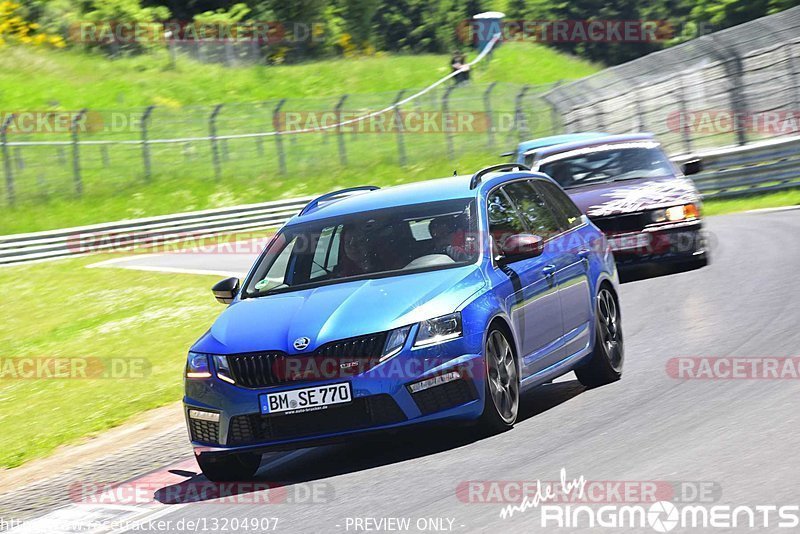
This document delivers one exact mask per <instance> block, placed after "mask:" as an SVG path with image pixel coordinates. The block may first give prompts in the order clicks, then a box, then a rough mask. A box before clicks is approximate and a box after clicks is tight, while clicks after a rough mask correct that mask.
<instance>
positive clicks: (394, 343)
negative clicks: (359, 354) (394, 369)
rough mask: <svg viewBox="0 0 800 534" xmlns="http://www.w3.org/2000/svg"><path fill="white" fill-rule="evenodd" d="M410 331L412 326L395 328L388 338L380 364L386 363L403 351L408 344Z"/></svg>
mask: <svg viewBox="0 0 800 534" xmlns="http://www.w3.org/2000/svg"><path fill="white" fill-rule="evenodd" d="M410 331H411V327H410V326H404V327H402V328H395V329H394V330H392V331H391V332H389V335H388V336H386V344H385V345H384V346H383V353H382V354H381V359H380V360H378V363H380V362H385V361H386V360H388V359H389V358H391V357H392V356H395V355H396V354H398V353H399V352H400V351H401V350H403V346H404V345H405V344H406V339H408V333H409V332H410Z"/></svg>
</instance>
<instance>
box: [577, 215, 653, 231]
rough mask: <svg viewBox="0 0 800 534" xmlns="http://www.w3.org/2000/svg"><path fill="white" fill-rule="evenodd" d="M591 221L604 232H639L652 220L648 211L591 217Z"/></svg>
mask: <svg viewBox="0 0 800 534" xmlns="http://www.w3.org/2000/svg"><path fill="white" fill-rule="evenodd" d="M591 219H592V222H593V223H594V224H595V225H596V226H597V227H598V228H600V229H601V230H602V231H603V233H606V234H623V233H626V232H639V231H641V230H642V229H643V228H644V227H645V226H647V225H648V224H650V223H651V222H653V221H652V219H651V216H650V214H649V213H631V214H625V215H612V216H610V217H591Z"/></svg>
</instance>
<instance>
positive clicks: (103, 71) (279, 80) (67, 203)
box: [0, 43, 597, 234]
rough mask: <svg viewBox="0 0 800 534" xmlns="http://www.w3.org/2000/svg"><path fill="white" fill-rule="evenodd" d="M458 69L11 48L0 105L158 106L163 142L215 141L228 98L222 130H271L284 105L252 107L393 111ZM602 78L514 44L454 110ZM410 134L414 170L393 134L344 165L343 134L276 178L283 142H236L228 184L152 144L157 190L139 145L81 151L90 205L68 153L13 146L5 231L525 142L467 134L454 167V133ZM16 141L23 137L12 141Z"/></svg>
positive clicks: (313, 145)
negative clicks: (210, 120)
mask: <svg viewBox="0 0 800 534" xmlns="http://www.w3.org/2000/svg"><path fill="white" fill-rule="evenodd" d="M448 63H449V58H448V56H445V55H421V56H402V55H401V56H390V55H379V56H374V57H365V58H356V59H335V60H328V61H320V62H315V63H307V64H301V65H294V66H280V67H261V66H253V67H242V68H232V69H226V68H223V67H220V66H216V65H200V64H197V63H194V62H192V61H190V60H188V59H185V60H180V61H178V63H177V65H176V67H175V68H174V69H171V68H169V67H168V65H169V62H168V58H167V57H166V56H163V57H162V56H154V57H132V58H124V59H119V60H114V61H111V60H108V59H105V58H102V57H98V56H91V55H82V54H78V53H76V52H71V51H66V52H63V51H62V52H53V51H42V50H31V49H22V48H6V49H4V51H3V54H0V101H2V102H3V108H4V110H6V111H8V110H12V111H13V110H43V109H52V108H53V107H57V108H60V109H64V110H77V109H80V108H83V107H87V108H90V109H95V110H97V109H100V110H109V109H115V108H116V109H124V108H136V109H139V110H141V109H142V107H143V106H147V105H156V106H157V109H156V111H155V112H154V114H153V119H152V121H151V122H152V124H151V132H152V133H151V138H175V137H190V136H198V137H200V136H204V135H207V131H208V130H207V128H208V125H207V116H208V113H209V111H210V109H211V105H213V104H216V103H219V102H226V106H225V108H224V110H223V112H222V113H221V115H220V119H219V128H220V130H219V133H220V134H237V133H245V132H254V131H256V132H257V131H264V130H271V129H272V127H271V110H272V106H274V103H273V104H270V105H269V106H262V107H261V108H259V107H258V106H254V105H252V104H250V103H258V102H264V101H265V100H269V99H276V98H283V97H288V98H290V104H287V108H286V109H310V110H330V109H332V107H333V105H334V104H335V102H336V97H337V96H338V95H340V94H342V93H349V94H351V95H352V96H351V98H350V100H349V101H348V106H349V109H351V110H353V109H357V110H358V112H359V113H363V112H365V111H369V110H375V109H380V108H382V107H384V106H385V105H387V104H389V103H391V101H392V100H393V98H394V91H398V90H400V89H403V88H419V87H424V86H426V85H428V84H430V83H431V82H433V81H435V80H437V79H439V78H440V77H441V76H442V75H444V74H446V73H447V72H448V71H449V67H448ZM596 69H597V67H596V66H594V65H591V64H588V63H586V62H583V61H580V60H577V59H574V58H571V57H568V56H565V55H562V54H559V53H556V52H554V51H553V50H551V49H548V48H545V47H541V46H537V45H534V44H531V43H507V44H505V45H503V46H502V47H500V48H499V49H498V50H497V51H496V52H495V54H494V56H493V58H492V61H491V62H490V63H488V64H486V65H482V66H481V67H480V68H477V69H475V71H474V72H473V75H472V80H473V81H474V82H475V83H474V84H472V85H471V86H469V87H466V88H459V89H458V90H457V91H454V92H453V94H452V96H451V102H452V107H451V109H452V110H459V111H461V110H469V111H481V110H483V100H482V91H483V89H482V86H485V84H486V83H488V82H493V81H497V82H501V83H500V84H499V85H498V87H497V88H496V90H495V91H494V92H493V106H494V111H495V112H503V113H505V114H506V116H507V117H508V116H511V115H513V107H514V95H516V94H517V92H518V91H519V87H520V86H521V85H520V84H531V85H536V84H542V83H547V82H553V81H557V80H560V79H567V78H576V77H581V76H584V75H586V74H589V73H591V72H593V71H595V70H596ZM389 91H391V92H389ZM533 92H535V91H533ZM533 92H532V93H533ZM532 98H533V97H532ZM301 99H305V100H301ZM237 103H240V104H237ZM422 105H423V106H425V109H430V110H435V111H438V110H439V109H441V105H442V104H441V95H440V94H431V95H429V96H428V100H427V101H426V102H425V103H423V104H422ZM197 106H204V107H202V108H200V107H197ZM537 106H538V107H537ZM345 109H348V108H345ZM526 112H527V113H528V119H527V120H528V125H529V127H530V128H529V131H530V132H531V135H533V134H534V133H537V134H548V133H550V131H551V125H550V114H549V109H548V108H547V107H546V106H545V105H544V104H543V103H542V102H541V100H535V101H534V100H531V104H530V105H526ZM115 135H116V137H115V139H131V138H133V139H137V138H138V132H137V131H135V130H134V131H130V132H121V133H117V134H115ZM39 138H40V139H45V140H47V141H50V140H68V139H69V137H67V136H57V135H48V136H47V137H46V138H45V137H44V136H39ZM405 138H406V139H405V150H406V153H407V160H408V161H407V165H406V166H405V167H401V166H400V165H399V161H398V159H399V158H398V147H397V141H396V138H395V136H394V135H385V134H367V135H352V136H350V135H348V136H347V139H346V144H347V158H348V161H349V163H350V164H349V165H347V166H342V165H340V164H339V153H338V150H337V149H338V145H337V139H336V138H335V133H329V134H313V135H299V136H293V137H292V138H288V139H286V146H285V151H286V154H287V168H288V171H287V173H286V174H279V173H278V172H277V171H278V164H277V160H278V157H277V148H276V145H275V141H274V139H272V138H267V139H263V140H262V139H252V138H250V139H242V140H233V141H230V142H225V143H222V144H221V146H220V147H219V151H220V159H221V161H222V174H221V179H219V180H215V178H214V171H213V166H212V161H213V158H212V149H211V146H210V144H209V142H208V141H197V142H188V143H183V144H180V145H177V144H164V145H153V148H152V154H151V159H152V168H153V171H152V178H151V179H150V180H147V179H146V177H145V175H144V171H143V163H142V161H143V158H142V154H141V149H140V147H138V146H136V145H127V146H124V145H115V146H112V147H110V148H106V147H101V146H96V145H94V146H88V147H82V148H81V156H80V158H81V169H82V174H83V181H84V194H83V197H81V198H78V197H76V195H75V193H74V189H73V175H72V172H73V171H72V160H71V156H72V152H71V148H70V147H68V146H66V147H21V148H15V147H12V150H11V152H10V155H11V158H12V159H13V161H12V163H13V166H12V168H13V172H14V180H15V184H16V191H17V198H18V202H17V205H16V206H15V207H8V206H5V205H4V206H2V208H3V217H1V218H0V234H8V233H17V232H26V231H35V230H44V229H49V228H57V227H64V226H73V225H80V224H90V223H96V222H103V221H109V220H117V219H123V218H131V217H140V216H148V215H158V214H164V213H172V212H177V211H187V210H194V209H205V208H211V207H220V206H225V205H231V204H236V203H244V202H258V201H265V200H271V199H275V198H281V197H292V196H298V195H305V194H311V193H316V192H324V191H327V190H330V189H332V188H335V187H340V186H341V187H346V186H350V185H356V184H363V183H376V184H378V185H388V184H392V183H397V182H401V181H407V180H419V179H426V178H434V177H438V176H445V175H449V174H451V173H452V171H453V169H458V170H459V172H464V173H466V172H469V171H472V170H474V169H476V168H479V167H480V166H482V165H484V164H487V163H493V162H495V161H496V160H497V153H498V152H500V151H502V150H505V149H506V148H507V147H509V146H513V145H514V144H515V143H516V142H517V140H518V139H517V134H516V133H514V132H510V131H506V132H504V133H503V134H502V135H500V134H498V135H497V136H496V139H495V145H494V146H493V147H489V146H488V141H489V140H488V138H487V134H486V133H485V132H479V133H477V134H475V135H470V134H457V135H456V136H455V138H454V151H455V157H454V158H453V159H450V158H448V153H447V142H446V138H445V136H444V135H441V134H439V135H408V134H407V135H406V136H405ZM9 140H10V141H14V140H15V139H14V136H9ZM23 140H24V139H23ZM0 198H2V202H1V203H2V204H6V201H5V198H3V197H2V196H0Z"/></svg>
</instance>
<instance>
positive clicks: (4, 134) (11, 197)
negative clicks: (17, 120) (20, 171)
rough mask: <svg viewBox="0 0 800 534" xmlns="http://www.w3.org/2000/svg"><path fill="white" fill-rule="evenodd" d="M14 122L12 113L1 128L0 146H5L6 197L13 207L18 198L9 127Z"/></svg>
mask: <svg viewBox="0 0 800 534" xmlns="http://www.w3.org/2000/svg"><path fill="white" fill-rule="evenodd" d="M13 120H14V114H13V113H11V114H10V115H8V116H7V117H6V120H4V121H3V124H2V126H0V145H2V146H3V169H4V171H5V174H6V197H7V198H8V204H9V205H11V206H13V205H14V202H15V201H16V196H15V194H14V171H13V167H12V166H11V156H9V155H8V144H7V143H8V127H9V126H11V121H13Z"/></svg>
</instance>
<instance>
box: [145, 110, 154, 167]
mask: <svg viewBox="0 0 800 534" xmlns="http://www.w3.org/2000/svg"><path fill="white" fill-rule="evenodd" d="M153 108H155V106H147V108H146V109H145V110H144V113H143V114H142V160H143V161H144V177H145V179H146V180H148V181H149V180H150V178H151V169H150V144H149V143H148V141H147V140H148V138H147V127H148V125H149V123H150V114H151V113H153Z"/></svg>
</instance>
